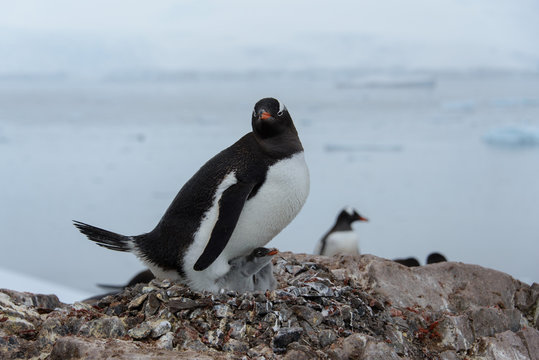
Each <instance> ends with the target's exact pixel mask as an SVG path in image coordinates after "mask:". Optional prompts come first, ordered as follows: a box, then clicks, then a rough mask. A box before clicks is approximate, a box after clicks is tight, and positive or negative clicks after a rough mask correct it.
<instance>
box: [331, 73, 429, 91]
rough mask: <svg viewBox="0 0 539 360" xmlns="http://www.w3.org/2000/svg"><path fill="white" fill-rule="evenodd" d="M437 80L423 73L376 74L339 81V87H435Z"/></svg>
mask: <svg viewBox="0 0 539 360" xmlns="http://www.w3.org/2000/svg"><path fill="white" fill-rule="evenodd" d="M435 86H436V80H435V79H434V78H431V77H428V76H421V75H406V74H398V75H376V76H365V77H362V78H360V79H356V80H347V81H341V82H339V83H337V88H339V89H353V88H370V89H373V88H375V89H376V88H381V89H388V88H393V89H399V88H405V89H409V88H426V89H430V88H434V87H435Z"/></svg>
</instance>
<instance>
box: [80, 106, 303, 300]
mask: <svg viewBox="0 0 539 360" xmlns="http://www.w3.org/2000/svg"><path fill="white" fill-rule="evenodd" d="M251 123H252V129H253V131H252V132H249V133H248V134H246V135H245V136H243V137H242V138H240V139H239V140H238V141H237V142H236V143H234V144H233V145H231V146H230V147H228V148H226V149H225V150H223V151H221V152H220V153H219V154H217V155H215V156H214V157H213V158H211V159H210V160H209V161H208V162H207V163H206V164H204V165H203V166H202V167H201V168H200V169H199V170H198V171H197V172H196V173H195V174H194V175H193V177H191V179H189V180H188V181H187V183H185V185H184V186H183V187H182V188H181V189H180V191H179V193H178V195H176V197H175V198H174V200H173V201H172V203H171V204H170V206H169V208H168V209H167V210H166V212H165V214H164V215H163V217H162V218H161V220H160V221H159V223H158V224H157V226H156V227H155V228H154V229H153V230H152V231H150V232H148V233H146V234H142V235H136V236H124V235H120V234H116V233H113V232H110V231H107V230H103V229H100V228H97V227H94V226H91V225H87V224H84V223H81V222H78V221H75V222H74V225H75V226H76V227H77V228H78V229H79V230H80V231H81V232H82V233H83V234H84V235H86V236H87V237H88V238H89V239H90V240H92V241H95V242H96V243H97V244H98V245H100V246H103V247H106V248H109V249H112V250H117V251H128V252H132V253H133V254H135V255H136V256H137V257H138V258H140V259H141V260H142V261H143V262H144V263H145V265H146V266H147V267H148V268H149V269H150V270H151V271H152V273H153V274H154V275H155V276H156V277H157V278H169V279H172V280H178V281H182V282H185V283H186V284H187V285H188V286H190V287H191V288H192V289H193V290H199V291H203V290H207V291H213V292H216V291H219V286H218V284H217V283H216V280H217V279H219V278H221V277H222V276H224V275H225V274H226V273H228V271H229V270H230V264H229V261H230V260H232V259H235V258H237V257H241V256H247V255H249V254H250V253H251V252H252V251H253V250H254V249H255V248H257V247H261V246H264V245H265V244H266V243H268V242H269V241H270V240H271V239H273V238H274V237H275V236H276V235H277V234H278V233H279V232H280V231H281V230H283V229H284V228H285V227H286V226H287V225H288V224H289V223H290V222H291V221H292V219H294V217H295V216H296V215H297V214H298V212H299V211H300V209H301V208H302V206H303V204H304V203H305V200H306V199H307V195H308V194H309V171H308V169H307V164H306V163H305V158H304V154H303V146H302V144H301V141H300V139H299V137H298V133H297V131H296V128H295V127H294V123H293V122H292V118H291V117H290V114H289V113H288V110H287V109H286V107H285V106H284V105H283V104H282V103H281V102H279V101H278V100H276V99H273V98H264V99H262V100H260V101H258V102H257V103H256V104H255V107H254V110H253V114H252V118H251Z"/></svg>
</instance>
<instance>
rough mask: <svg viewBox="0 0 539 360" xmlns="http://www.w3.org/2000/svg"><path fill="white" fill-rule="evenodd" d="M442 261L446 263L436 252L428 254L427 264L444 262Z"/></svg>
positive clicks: (443, 257)
mask: <svg viewBox="0 0 539 360" xmlns="http://www.w3.org/2000/svg"><path fill="white" fill-rule="evenodd" d="M444 261H447V259H446V258H445V256H443V255H442V254H440V253H437V252H433V253H431V254H429V256H427V264H435V263H439V262H444Z"/></svg>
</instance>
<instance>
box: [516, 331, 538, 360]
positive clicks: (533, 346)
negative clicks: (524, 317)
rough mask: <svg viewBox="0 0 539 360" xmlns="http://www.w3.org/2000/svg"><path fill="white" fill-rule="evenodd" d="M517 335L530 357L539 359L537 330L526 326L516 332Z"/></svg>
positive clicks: (534, 359)
mask: <svg viewBox="0 0 539 360" xmlns="http://www.w3.org/2000/svg"><path fill="white" fill-rule="evenodd" d="M517 335H518V336H519V337H520V339H521V340H522V342H523V344H524V345H525V346H526V349H528V354H529V355H530V359H531V360H539V330H537V329H534V328H530V327H527V328H524V329H522V330H520V331H519V332H517Z"/></svg>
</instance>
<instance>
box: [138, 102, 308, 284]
mask: <svg viewBox="0 0 539 360" xmlns="http://www.w3.org/2000/svg"><path fill="white" fill-rule="evenodd" d="M264 112H267V113H269V114H270V115H271V117H270V118H268V119H260V118H259V117H260V114H262V113H264ZM255 114H256V115H255ZM252 124H253V132H250V133H248V134H246V135H245V136H243V137H242V138H241V139H239V140H238V141H237V142H236V143H234V144H233V145H232V146H230V147H228V148H227V149H225V150H223V151H221V152H220V153H218V154H217V155H215V156H214V157H213V158H211V159H210V160H209V161H208V162H207V163H206V164H204V165H203V166H202V167H201V168H200V169H199V170H198V171H197V172H196V173H195V174H194V175H193V176H192V177H191V179H189V181H187V183H185V185H184V186H183V187H182V188H181V189H180V191H179V193H178V194H177V195H176V197H175V198H174V200H173V201H172V203H171V204H170V206H169V207H168V209H167V210H166V212H165V214H164V215H163V217H162V218H161V220H160V221H159V223H158V224H157V226H156V227H155V228H154V229H153V230H152V231H151V232H149V233H147V234H143V235H139V236H135V237H134V238H135V242H136V244H137V247H138V249H139V250H140V253H142V254H143V256H144V257H145V258H146V260H148V261H151V262H153V263H155V264H156V265H159V266H160V267H161V268H163V269H165V270H176V271H177V272H178V273H179V274H180V275H182V276H183V275H184V271H183V257H182V254H183V253H184V252H185V251H186V249H187V248H188V247H189V245H190V244H191V243H192V240H193V235H194V234H195V232H196V231H197V230H198V227H199V225H200V221H201V219H202V217H203V215H204V213H205V212H206V211H208V210H209V209H210V207H211V205H212V202H213V196H214V194H215V191H216V189H217V187H218V185H219V184H220V183H221V181H222V180H223V179H224V177H225V176H226V175H227V174H228V173H230V172H231V171H235V172H236V178H237V181H238V183H246V184H253V185H254V186H253V187H252V190H251V192H250V193H249V195H248V198H251V197H253V196H254V195H256V193H257V191H258V189H259V188H260V187H261V186H262V184H263V183H264V181H265V179H266V173H267V170H268V168H269V167H270V166H271V165H273V164H275V163H276V162H277V161H279V160H281V159H284V158H287V157H290V156H292V155H293V154H295V153H297V152H299V151H302V150H303V147H302V145H301V142H300V140H299V138H298V136H297V132H296V129H295V128H294V125H293V123H292V119H291V118H290V115H289V114H288V111H287V110H286V109H285V110H284V111H283V112H282V113H279V102H278V101H277V100H275V99H272V98H266V99H262V100H260V101H259V102H258V103H257V104H256V105H255V109H254V111H253V118H252ZM241 206H243V203H241ZM206 266H207V265H206Z"/></svg>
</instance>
